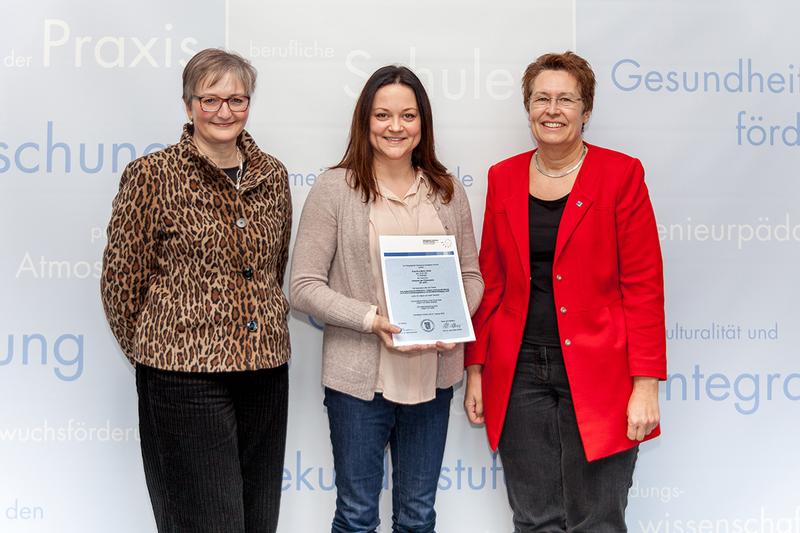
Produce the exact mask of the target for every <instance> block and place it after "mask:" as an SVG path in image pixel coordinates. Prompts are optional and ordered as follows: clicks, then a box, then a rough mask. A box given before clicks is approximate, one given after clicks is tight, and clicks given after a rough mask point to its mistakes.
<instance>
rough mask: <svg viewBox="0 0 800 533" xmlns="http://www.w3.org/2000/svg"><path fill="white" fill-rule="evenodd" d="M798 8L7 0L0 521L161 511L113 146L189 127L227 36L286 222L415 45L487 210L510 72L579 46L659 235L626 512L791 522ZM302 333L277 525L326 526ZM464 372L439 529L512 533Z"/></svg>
mask: <svg viewBox="0 0 800 533" xmlns="http://www.w3.org/2000/svg"><path fill="white" fill-rule="evenodd" d="M799 17H800V4H798V3H797V2H796V1H795V0H784V1H780V0H766V1H761V2H757V3H755V2H750V3H745V2H731V1H723V0H717V1H712V0H702V1H695V2H683V1H677V2H676V1H666V0H651V1H648V2H637V1H622V0H619V1H610V0H609V1H599V0H591V1H590V0H575V1H573V2H567V1H556V0H551V1H544V0H535V1H530V0H516V1H515V0H495V1H494V2H492V3H491V4H490V3H489V2H485V1H477V0H466V1H459V2H455V1H452V0H443V1H439V2H435V3H434V2H424V1H421V0H409V1H407V2H404V3H402V4H397V3H389V2H385V1H381V0H378V1H376V0H371V1H368V0H348V1H346V2H344V1H343V2H336V3H323V2H319V3H317V2H307V1H298V0H293V1H284V0H272V1H270V2H258V1H255V0H228V1H227V2H226V1H224V0H208V1H205V2H190V1H187V0H181V1H173V2H166V3H164V2H159V3H156V2H154V1H152V0H142V1H141V2H138V3H136V4H134V3H131V2H122V1H118V0H114V1H107V2H96V1H95V2H93V1H89V0H73V1H71V2H69V3H68V5H67V3H65V2H59V1H57V0H38V1H35V2H34V1H30V0H6V1H5V2H4V4H3V17H2V18H0V64H1V65H2V68H0V79H1V80H2V83H0V102H2V105H0V217H2V225H1V226H0V237H1V238H2V240H1V241H0V244H2V253H0V288H1V291H2V292H0V295H2V300H1V301H2V306H1V307H0V532H3V533H5V532H48V533H49V532H76V533H77V532H80V533H93V532H96V533H101V532H103V533H105V532H107V531H115V532H120V533H141V532H149V531H155V527H154V523H153V519H152V512H151V510H150V505H149V500H148V498H147V492H146V488H145V484H144V477H143V475H142V471H141V459H140V456H139V445H138V431H137V429H136V425H137V418H136V393H135V389H134V385H133V375H132V371H131V368H130V366H129V365H128V364H127V362H126V361H125V359H124V358H123V357H122V356H121V354H120V352H119V349H118V347H117V345H116V343H115V341H114V339H113V338H112V337H111V335H110V333H109V331H108V328H107V326H106V323H105V318H104V316H103V313H102V308H101V305H100V301H99V295H98V277H99V261H100V257H101V254H102V250H103V246H104V244H105V232H104V230H105V224H106V223H107V221H108V217H109V214H110V204H111V199H112V198H113V196H114V194H115V193H116V190H117V184H118V179H119V174H120V171H121V169H122V168H123V167H124V165H125V164H126V163H127V162H128V161H130V160H131V159H132V158H133V157H138V156H140V155H142V154H144V153H148V152H150V151H153V150H157V149H159V148H160V147H161V146H163V145H166V144H169V143H173V142H175V141H177V139H178V137H179V134H180V127H181V124H182V122H183V119H184V113H183V110H182V104H181V101H180V94H181V84H180V73H181V69H182V68H183V65H184V64H185V61H186V60H187V59H188V58H189V57H191V55H192V53H193V52H195V51H197V50H200V49H202V48H205V47H216V46H227V47H228V48H230V49H233V50H237V51H239V52H240V53H242V54H243V55H244V56H245V57H248V58H250V59H251V61H252V62H253V64H254V65H255V66H256V68H257V69H258V71H259V84H258V89H257V91H256V94H255V98H254V101H253V107H252V112H251V115H250V116H251V118H250V123H249V125H248V130H249V131H251V133H253V135H254V137H255V139H256V141H257V142H258V143H259V144H260V146H261V147H262V148H263V149H264V150H266V151H268V152H270V153H272V154H274V155H276V156H277V157H278V158H279V159H281V160H282V161H283V162H284V163H285V164H286V166H287V167H288V168H289V172H290V181H291V185H292V193H293V201H294V207H295V213H296V217H295V218H297V216H299V212H300V209H301V207H302V205H303V202H304V200H305V197H306V195H307V193H308V190H309V189H310V186H311V185H312V184H313V181H314V179H315V177H316V176H317V175H318V174H319V173H320V172H321V170H323V169H324V168H326V167H328V166H330V165H332V164H334V163H336V162H337V161H338V160H339V158H340V156H341V154H342V151H343V149H344V146H345V142H346V136H347V131H348V128H349V122H350V117H351V113H352V109H353V105H354V103H355V96H356V95H357V93H358V92H359V91H360V89H361V86H362V85H363V82H364V81H365V80H366V78H367V77H368V76H369V74H370V73H371V72H372V71H374V70H375V69H376V68H378V67H379V66H382V65H384V64H388V63H402V64H405V65H408V66H410V67H411V68H412V69H414V70H415V72H417V74H418V75H419V76H420V77H421V79H422V80H423V82H424V83H425V85H426V87H427V89H428V91H429V94H430V96H431V100H432V103H433V107H434V116H435V128H436V135H437V148H438V151H439V155H440V158H441V159H442V160H443V162H444V163H445V164H446V165H447V166H448V168H449V169H450V170H451V171H452V172H453V174H454V175H456V176H457V177H458V178H459V179H461V180H462V182H463V183H464V185H465V186H466V188H467V192H468V195H469V198H470V201H471V203H472V209H473V214H474V218H475V225H476V229H477V230H478V232H479V231H480V223H481V220H482V213H483V201H484V194H485V191H486V182H485V176H486V170H487V168H488V167H489V165H490V164H492V163H494V162H496V161H498V160H500V159H503V158H505V157H507V156H509V155H513V154H515V153H518V152H521V151H523V150H526V149H529V148H530V147H531V146H532V141H531V138H530V134H529V133H528V130H527V121H526V116H525V113H524V109H523V107H522V103H521V96H520V91H519V80H520V76H521V73H522V71H523V69H524V68H525V66H526V65H527V64H528V63H529V62H530V61H532V60H533V59H535V58H536V57H537V56H538V55H540V54H542V53H544V52H548V51H563V50H566V49H576V50H577V52H578V53H580V54H581V55H583V56H584V57H586V58H587V59H588V60H589V61H590V62H591V63H592V65H593V67H594V69H595V72H596V74H597V76H598V90H597V96H596V99H595V112H594V116H593V117H592V120H591V122H590V124H589V126H588V128H587V131H586V137H587V140H589V141H590V142H592V143H595V144H599V145H602V146H607V147H610V148H614V149H618V150H621V151H624V152H626V153H629V154H631V155H635V156H637V157H639V158H640V159H641V160H642V161H643V163H644V166H645V169H646V171H647V181H648V184H649V187H650V191H651V195H652V199H653V203H654V206H655V209H656V215H657V218H658V221H659V231H660V234H661V238H662V246H663V250H664V258H665V271H666V286H667V336H668V353H669V372H670V379H669V380H668V381H667V382H666V383H663V384H662V386H661V398H662V406H663V429H664V436H663V437H662V438H660V439H657V440H656V441H654V442H651V443H647V444H645V445H644V446H642V451H641V453H640V459H639V465H638V468H637V471H636V475H635V480H634V486H633V488H632V490H631V493H630V496H631V498H630V505H629V510H628V522H629V527H630V529H631V531H637V532H638V531H641V532H654V533H681V532H714V533H717V532H725V533H727V532H748V533H750V532H762V531H763V532H773V533H785V532H786V533H788V532H795V533H800V489H799V488H798V483H797V481H796V477H795V476H796V473H797V472H798V471H800V468H799V467H800V459H798V454H797V453H796V452H795V451H794V446H795V443H796V442H797V441H798V439H800V429H798V424H797V423H796V421H797V420H798V416H797V414H798V400H800V368H799V365H798V364H797V357H796V356H795V352H796V350H793V349H792V346H796V345H797V330H798V327H797V324H798V322H799V321H800V320H799V319H800V313H798V311H797V308H796V306H794V305H793V304H794V300H796V298H797V296H798V284H797V282H796V280H795V277H794V275H792V274H791V272H793V271H794V267H795V265H796V264H797V263H798V262H799V261H798V259H800V251H799V250H798V242H800V209H798V207H797V204H796V199H797V198H798V194H799V193H800V187H798V185H797V184H796V179H797V177H798V171H797V168H798V163H799V162H800V160H798V155H797V154H798V150H799V149H800V107H799V106H798V104H797V101H798V97H799V96H800V56H798V54H797V47H796V44H795V41H796V37H795V35H796V24H797V20H798V18H799ZM295 223H296V220H295ZM290 328H291V334H292V347H293V360H292V364H291V374H290V376H291V396H290V418H289V433H288V443H287V453H286V462H285V471H284V493H283V503H282V514H281V521H280V528H279V530H280V531H281V532H282V533H283V532H287V533H294V532H301V533H305V532H318V531H325V530H326V529H327V528H328V527H329V525H328V524H329V521H330V517H331V515H332V509H333V504H334V499H335V492H334V490H333V483H332V475H333V472H332V467H331V463H332V460H331V453H330V445H329V443H328V436H327V418H326V416H325V413H324V410H323V407H322V391H321V388H320V369H319V367H320V349H321V346H320V345H321V332H320V330H319V329H318V327H317V325H315V324H314V323H313V322H312V321H310V320H309V319H308V317H305V316H302V315H299V314H292V316H291V321H290ZM462 395H463V390H462V389H460V388H459V389H457V391H456V398H455V400H454V402H453V409H452V418H451V428H450V433H449V440H448V446H447V452H446V455H445V459H444V466H443V471H442V476H441V479H440V492H439V496H438V500H437V510H438V513H439V527H438V530H439V531H442V532H444V533H451V532H468V533H472V532H475V533H500V532H506V531H510V530H511V520H510V511H509V509H508V506H507V503H506V500H505V497H506V496H505V489H504V487H503V472H502V466H501V465H500V464H499V462H498V461H497V460H496V459H495V457H494V456H493V455H491V454H490V452H489V450H488V447H487V445H486V439H485V436H484V433H483V430H482V429H480V428H473V427H470V426H469V424H467V422H466V419H465V416H464V415H463V413H462V410H461V407H460V402H461V397H462ZM388 495H389V493H388V491H386V492H385V493H384V498H383V507H382V515H383V521H384V524H386V523H388V522H389V499H388ZM384 531H386V529H385V528H384Z"/></svg>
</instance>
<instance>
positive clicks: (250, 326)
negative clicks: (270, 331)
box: [247, 320, 258, 331]
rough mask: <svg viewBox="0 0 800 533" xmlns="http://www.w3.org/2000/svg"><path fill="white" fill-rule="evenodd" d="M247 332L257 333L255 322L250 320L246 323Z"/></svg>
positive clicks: (256, 323)
mask: <svg viewBox="0 0 800 533" xmlns="http://www.w3.org/2000/svg"><path fill="white" fill-rule="evenodd" d="M247 330H248V331H257V330H258V322H256V321H255V320H250V321H249V322H248V323H247Z"/></svg>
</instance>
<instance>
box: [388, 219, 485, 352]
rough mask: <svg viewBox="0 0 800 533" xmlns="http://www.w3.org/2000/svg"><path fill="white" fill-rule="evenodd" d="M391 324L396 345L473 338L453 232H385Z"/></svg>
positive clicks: (470, 339)
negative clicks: (398, 331) (402, 233)
mask: <svg viewBox="0 0 800 533" xmlns="http://www.w3.org/2000/svg"><path fill="white" fill-rule="evenodd" d="M380 248H381V269H382V272H383V291H384V294H385V295H386V307H387V308H388V311H389V322H391V323H392V324H394V325H396V326H399V327H400V328H402V330H403V331H401V332H400V333H396V334H394V335H393V336H392V337H393V340H394V345H395V346H408V345H411V344H434V343H436V341H442V342H468V341H474V340H475V333H474V331H473V330H472V320H471V319H470V315H469V308H468V307H467V299H466V297H465V295H464V284H463V283H462V280H461V265H460V263H459V260H458V250H456V239H455V237H454V236H452V235H381V236H380Z"/></svg>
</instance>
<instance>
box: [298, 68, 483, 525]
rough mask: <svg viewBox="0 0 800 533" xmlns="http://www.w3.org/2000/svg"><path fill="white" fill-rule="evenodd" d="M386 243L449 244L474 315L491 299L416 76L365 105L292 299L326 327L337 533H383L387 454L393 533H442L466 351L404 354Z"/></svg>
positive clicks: (317, 210)
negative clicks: (384, 266)
mask: <svg viewBox="0 0 800 533" xmlns="http://www.w3.org/2000/svg"><path fill="white" fill-rule="evenodd" d="M381 235H453V236H454V237H455V241H456V247H457V250H458V253H459V260H460V267H461V273H462V279H463V288H464V292H465V295H466V300H467V302H468V306H469V310H470V313H472V312H474V311H475V309H476V308H477V306H478V304H479V302H480V299H481V295H482V293H483V281H482V279H481V275H480V272H479V270H478V257H477V248H476V246H475V237H474V233H473V228H472V217H471V213H470V208H469V203H468V201H467V197H466V194H465V192H464V189H463V187H462V186H461V184H460V183H459V182H458V181H457V180H455V179H454V178H453V177H452V176H451V175H450V174H448V172H447V170H446V169H445V167H444V166H443V165H442V164H441V163H440V162H439V161H438V159H437V158H436V154H435V152H434V140H433V121H432V114H431V107H430V102H429V100H428V96H427V94H426V92H425V89H424V88H423V86H422V83H421V82H420V80H419V78H417V76H416V75H414V73H413V72H411V71H410V70H409V69H407V68H405V67H397V66H386V67H383V68H381V69H379V70H377V71H376V72H375V73H374V74H373V75H372V76H371V77H370V78H369V80H367V83H366V85H365V86H364V89H363V90H362V92H361V95H360V96H359V98H358V101H357V102H356V107H355V111H354V113H353V120H352V125H351V128H350V140H349V143H348V146H347V150H346V151H345V154H344V156H343V158H342V160H341V162H340V163H339V164H338V165H336V166H335V167H334V168H332V169H331V170H328V171H327V172H324V173H323V174H322V175H320V176H319V178H318V180H317V182H316V183H315V185H314V187H313V188H312V189H311V191H310V192H309V195H308V198H307V199H306V202H305V206H304V208H303V212H302V215H301V217H300V225H299V228H298V233H297V242H296V244H295V248H294V254H293V259H292V273H291V294H290V298H291V300H292V304H293V306H294V308H295V309H297V310H299V311H302V312H305V313H308V314H310V315H313V316H314V317H316V318H317V319H320V320H322V321H324V322H325V333H324V340H323V357H322V361H323V362H322V381H323V385H324V386H325V406H326V407H327V411H328V419H329V423H330V434H331V444H332V448H333V459H334V467H335V469H336V490H337V497H336V512H335V515H334V518H333V525H332V529H331V531H332V532H336V533H339V532H341V533H345V532H364V531H375V530H376V529H377V527H378V524H379V522H380V521H379V513H378V500H379V497H380V493H381V488H382V480H383V475H384V472H383V457H384V451H385V449H386V445H387V444H388V445H389V448H390V451H391V459H392V467H393V473H392V481H393V493H392V503H393V513H392V522H393V525H392V527H393V529H392V530H393V531H397V532H401V531H402V532H430V531H433V530H434V526H435V522H436V513H435V511H434V501H435V497H436V487H437V483H438V480H439V473H440V469H441V464H442V456H443V454H444V446H445V438H446V435H447V424H448V418H449V412H450V401H451V399H452V396H453V385H454V384H455V383H457V382H458V381H460V380H461V378H462V375H463V366H462V365H463V345H460V344H458V345H456V344H451V343H443V342H437V343H436V344H429V345H413V346H403V347H397V346H394V344H393V341H392V335H393V334H397V333H399V332H400V328H398V327H396V326H394V325H392V324H390V323H389V321H388V320H387V307H386V299H385V295H384V288H383V277H382V271H381V261H380V245H379V242H380V236H381Z"/></svg>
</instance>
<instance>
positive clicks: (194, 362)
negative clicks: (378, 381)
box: [101, 124, 292, 372]
mask: <svg viewBox="0 0 800 533" xmlns="http://www.w3.org/2000/svg"><path fill="white" fill-rule="evenodd" d="M238 143H239V147H240V149H241V150H242V153H243V154H244V156H245V158H246V161H247V165H246V169H245V173H244V176H243V177H242V179H241V183H240V187H239V190H238V191H237V189H236V187H235V186H234V184H233V183H232V182H231V180H230V179H229V178H228V177H227V176H226V175H225V173H224V172H222V171H221V170H220V169H219V168H217V167H216V166H215V165H214V164H213V163H212V162H211V160H210V159H208V158H207V157H206V156H204V155H202V154H200V152H199V151H198V150H197V148H196V146H195V144H194V142H193V140H192V127H191V126H190V125H188V124H187V125H186V126H185V127H184V131H183V135H182V136H181V139H180V142H178V144H175V145H172V146H170V147H168V148H166V149H164V150H161V151H159V152H156V153H153V154H150V155H146V156H144V157H141V158H139V159H137V160H135V161H133V162H131V163H130V164H129V165H128V166H127V167H126V168H125V171H124V172H123V173H122V177H121V178H120V186H119V192H118V193H117V196H116V198H115V199H114V202H113V204H112V214H111V221H110V222H109V225H108V244H107V246H106V249H105V253H104V255H103V272H102V277H101V294H102V299H103V306H104V308H105V312H106V316H107V318H108V323H109V325H110V327H111V331H112V332H113V333H114V335H115V336H116V338H117V340H118V341H119V344H120V347H121V348H122V351H123V352H124V353H125V355H126V356H127V357H128V358H129V359H130V361H131V362H132V363H134V364H136V363H141V364H144V365H147V366H152V367H155V368H160V369H164V370H177V371H188V372H226V371H239V370H254V369H261V368H272V367H276V366H278V365H281V364H283V363H286V362H287V361H288V359H289V351H290V347H289V330H288V327H287V315H288V312H289V305H288V303H287V300H286V298H285V296H284V294H283V291H282V289H281V287H282V285H283V275H284V271H285V269H286V261H287V258H288V253H289V237H290V232H291V226H292V202H291V196H290V191H289V183H288V176H287V173H286V168H285V167H284V166H283V164H282V163H281V162H280V161H278V160H277V159H275V158H274V157H272V156H271V155H268V154H266V153H264V152H262V151H261V150H260V149H259V148H258V146H257V145H256V143H255V142H254V141H253V138H252V137H251V136H250V135H249V134H248V133H247V132H243V133H242V134H241V136H240V137H239V140H238Z"/></svg>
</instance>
